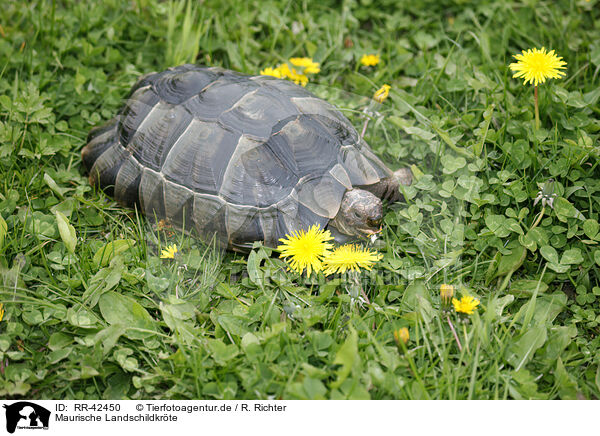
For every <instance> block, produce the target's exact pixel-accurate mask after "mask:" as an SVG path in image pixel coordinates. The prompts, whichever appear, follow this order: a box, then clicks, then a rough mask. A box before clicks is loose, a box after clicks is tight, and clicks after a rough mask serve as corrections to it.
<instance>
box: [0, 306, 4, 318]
mask: <svg viewBox="0 0 600 436" xmlns="http://www.w3.org/2000/svg"><path fill="white" fill-rule="evenodd" d="M3 319H4V303H0V321H2V320H3Z"/></svg>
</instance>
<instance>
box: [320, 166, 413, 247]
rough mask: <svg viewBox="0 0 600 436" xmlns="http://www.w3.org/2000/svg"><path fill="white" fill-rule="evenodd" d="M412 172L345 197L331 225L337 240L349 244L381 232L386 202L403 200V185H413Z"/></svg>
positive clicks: (397, 174)
mask: <svg viewBox="0 0 600 436" xmlns="http://www.w3.org/2000/svg"><path fill="white" fill-rule="evenodd" d="M411 183H412V173H411V172H410V170H409V169H408V168H403V169H400V170H398V171H396V172H395V173H394V177H392V178H389V179H384V180H382V181H381V182H380V183H378V184H376V185H372V186H367V187H365V188H364V189H360V188H354V189H351V190H349V191H347V192H346V193H345V194H344V197H343V198H342V203H341V205H340V210H339V212H338V214H337V215H336V216H335V218H334V219H333V220H332V221H331V222H330V223H329V229H330V230H331V233H332V235H333V236H334V238H335V240H336V241H337V242H339V243H345V242H348V241H349V240H352V239H364V238H369V237H371V236H373V235H375V234H377V233H379V232H380V231H381V225H382V223H383V201H382V200H386V201H389V202H396V201H399V200H401V199H402V195H401V194H400V189H399V185H410V184H411Z"/></svg>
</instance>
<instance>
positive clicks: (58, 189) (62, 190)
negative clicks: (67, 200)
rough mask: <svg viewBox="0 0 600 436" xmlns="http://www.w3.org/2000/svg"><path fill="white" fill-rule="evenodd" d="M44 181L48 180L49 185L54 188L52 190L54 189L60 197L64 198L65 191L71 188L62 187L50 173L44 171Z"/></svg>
mask: <svg viewBox="0 0 600 436" xmlns="http://www.w3.org/2000/svg"><path fill="white" fill-rule="evenodd" d="M44 181H45V182H46V184H47V185H48V187H49V188H50V189H52V191H54V193H55V194H57V195H58V196H59V197H60V198H63V197H64V195H65V192H67V191H69V190H70V189H69V188H61V187H60V186H58V185H57V184H56V182H55V181H54V179H53V178H52V177H50V174H48V173H44Z"/></svg>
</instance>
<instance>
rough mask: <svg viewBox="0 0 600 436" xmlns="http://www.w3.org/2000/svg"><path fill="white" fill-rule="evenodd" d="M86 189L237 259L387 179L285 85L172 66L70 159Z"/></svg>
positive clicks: (348, 137) (304, 95)
mask: <svg viewBox="0 0 600 436" xmlns="http://www.w3.org/2000/svg"><path fill="white" fill-rule="evenodd" d="M82 158H83V163H84V165H85V166H86V168H87V169H88V171H89V173H90V182H91V183H92V184H93V185H98V186H100V187H101V188H103V189H105V190H106V191H107V192H108V193H109V195H114V197H115V199H116V200H117V201H118V202H119V203H121V204H123V205H125V206H133V205H136V204H137V205H138V206H139V207H141V210H142V211H143V212H144V213H145V214H146V215H147V216H149V217H155V218H157V219H169V220H170V221H171V222H172V223H174V224H176V225H177V226H178V227H183V228H185V229H186V230H191V229H195V230H196V231H197V232H198V234H199V235H200V237H201V238H203V239H205V240H209V239H211V238H212V237H213V236H214V235H216V238H217V241H218V242H219V244H221V245H222V246H224V247H227V248H230V249H233V250H240V251H246V250H248V249H249V248H250V247H251V246H252V243H253V242H254V241H262V242H263V243H264V244H265V245H267V246H276V245H277V244H278V240H279V238H282V237H284V236H285V235H286V234H289V233H290V232H293V231H297V230H300V229H307V228H308V227H309V226H311V225H313V224H319V225H320V227H321V228H325V226H326V225H327V223H328V222H329V220H330V219H332V218H334V217H335V215H336V214H337V213H338V210H339V208H340V204H341V201H342V197H343V195H344V193H345V192H346V191H347V190H348V189H351V188H352V187H359V186H360V187H365V186H369V185H373V184H376V183H378V182H379V181H380V180H381V179H384V178H388V177H390V176H392V172H391V171H390V170H389V169H388V168H387V167H386V165H385V164H383V163H382V162H381V161H380V160H379V159H378V158H377V157H376V156H375V155H374V154H373V152H372V151H371V150H370V149H369V147H368V145H367V144H366V143H365V142H364V141H363V140H362V139H360V138H359V135H358V134H357V132H356V130H355V129H354V127H353V126H352V124H350V122H349V121H348V119H347V118H346V117H344V115H342V114H341V113H340V111H338V110H337V109H336V108H335V107H334V106H333V105H331V104H329V103H327V102H326V101H324V100H321V99H319V98H317V97H315V96H314V95H313V94H311V93H310V92H309V91H307V90H306V89H304V88H302V87H300V86H297V85H295V84H293V83H291V82H289V81H285V80H280V79H276V78H273V77H269V76H246V75H243V74H240V73H236V72H232V71H228V70H224V69H221V68H202V67H198V66H195V65H182V66H179V67H175V68H171V69H169V70H166V71H163V72H160V73H151V74H149V75H146V76H143V77H142V78H140V79H139V80H138V82H137V83H136V84H135V85H134V87H133V89H132V90H131V93H130V95H129V98H128V99H127V101H126V103H125V105H124V107H123V108H122V110H121V111H120V113H119V114H118V115H117V116H116V117H115V118H114V119H112V120H111V121H110V122H108V123H107V124H105V125H104V126H101V127H97V128H95V129H93V130H92V131H91V132H90V134H89V136H88V143H87V145H86V146H85V147H84V148H83V150H82Z"/></svg>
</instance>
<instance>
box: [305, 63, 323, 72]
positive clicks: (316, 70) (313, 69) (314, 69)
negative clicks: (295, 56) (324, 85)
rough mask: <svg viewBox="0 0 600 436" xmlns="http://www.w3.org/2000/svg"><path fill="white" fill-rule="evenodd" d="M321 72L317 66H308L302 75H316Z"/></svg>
mask: <svg viewBox="0 0 600 436" xmlns="http://www.w3.org/2000/svg"><path fill="white" fill-rule="evenodd" d="M320 72H321V68H319V64H317V65H316V66H310V67H306V68H304V74H317V73H320Z"/></svg>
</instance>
